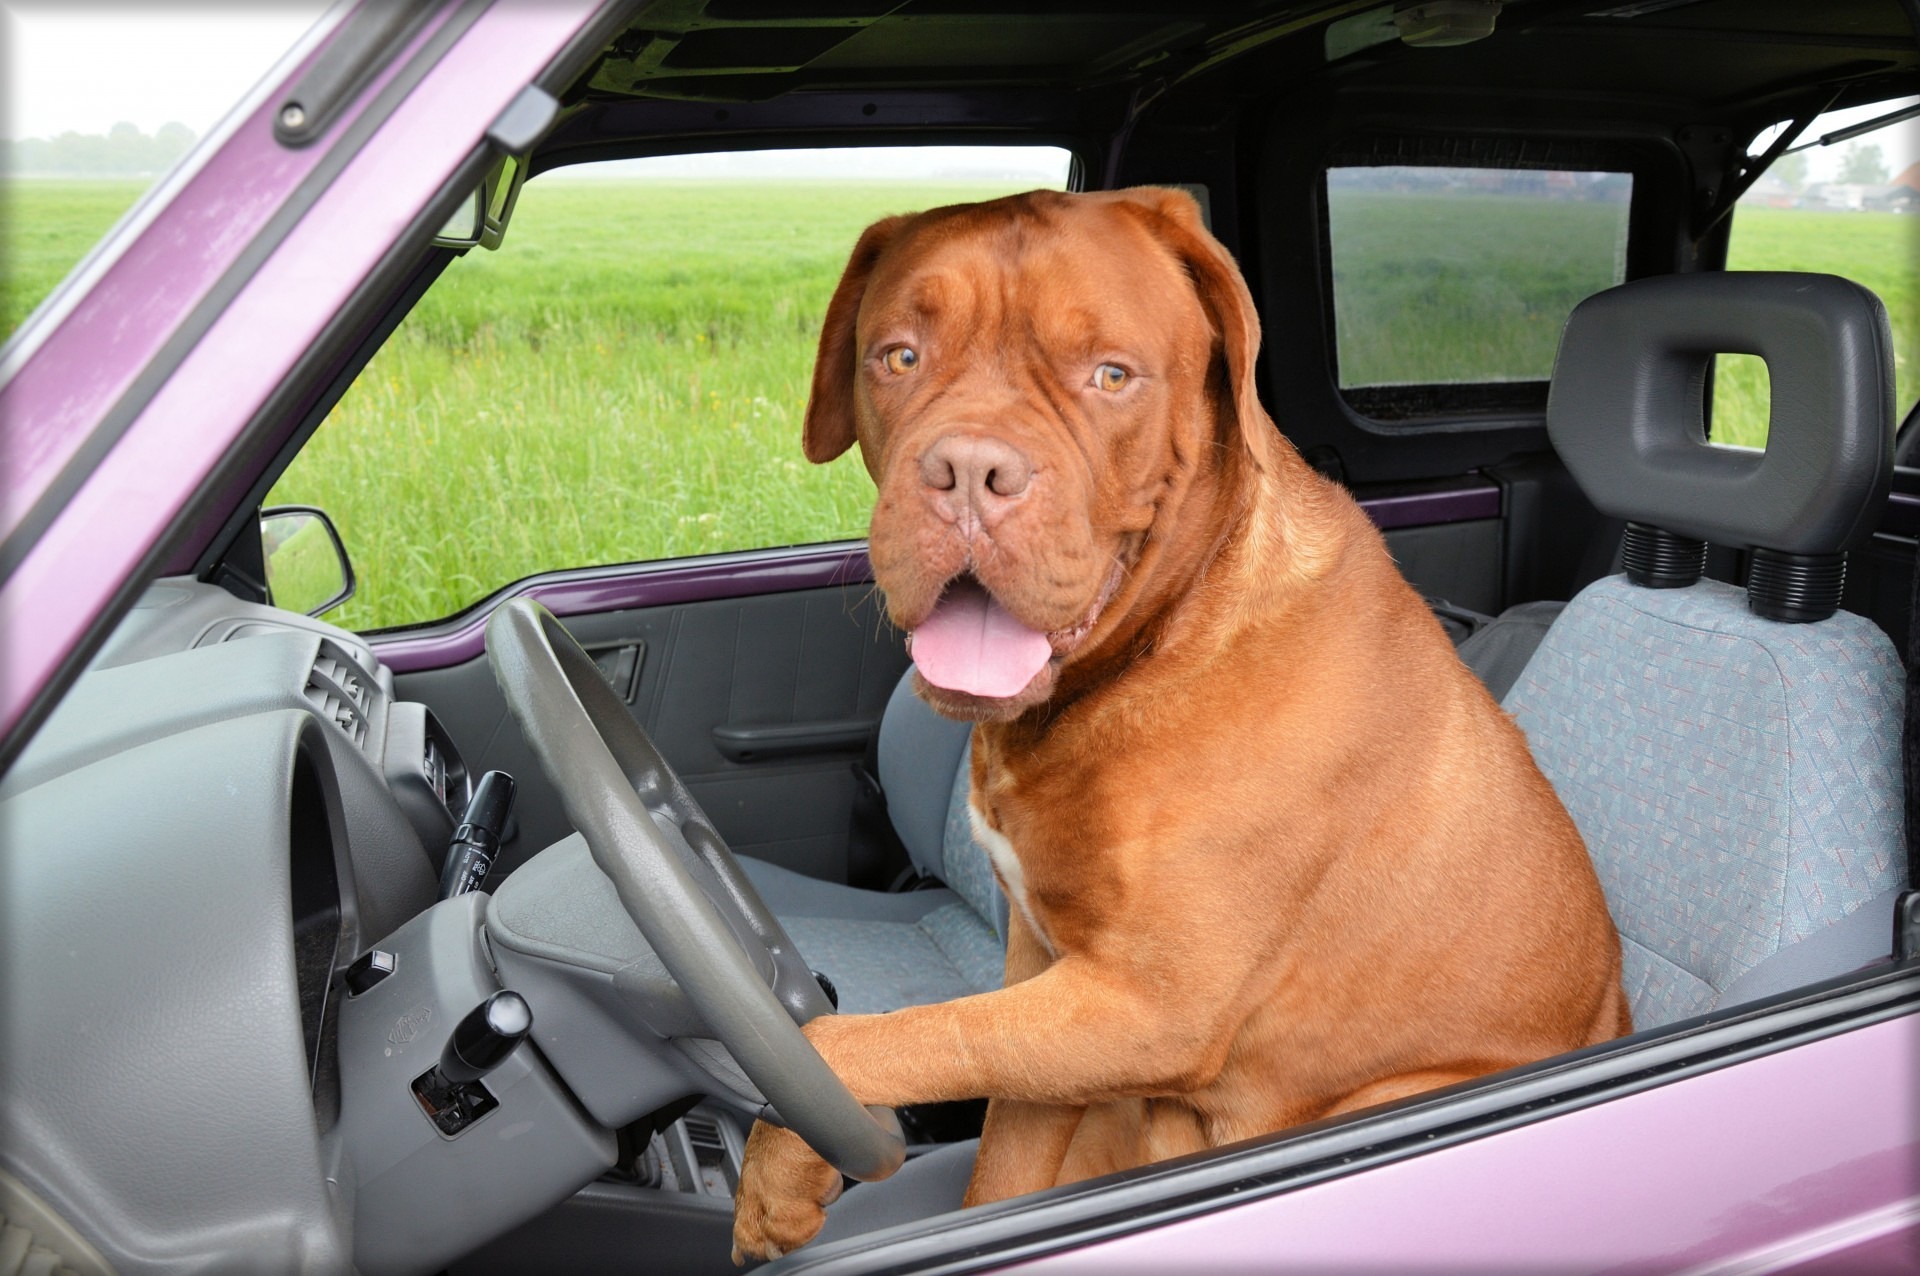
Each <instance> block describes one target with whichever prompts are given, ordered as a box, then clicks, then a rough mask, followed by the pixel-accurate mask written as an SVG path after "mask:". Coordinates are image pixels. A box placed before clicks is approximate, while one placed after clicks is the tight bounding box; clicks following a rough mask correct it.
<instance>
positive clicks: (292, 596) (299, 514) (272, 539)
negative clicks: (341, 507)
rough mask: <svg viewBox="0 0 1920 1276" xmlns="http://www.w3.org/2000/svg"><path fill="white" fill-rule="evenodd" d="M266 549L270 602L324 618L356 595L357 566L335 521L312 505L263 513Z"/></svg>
mask: <svg viewBox="0 0 1920 1276" xmlns="http://www.w3.org/2000/svg"><path fill="white" fill-rule="evenodd" d="M260 549H261V553H262V554H263V555H264V557H265V558H266V563H267V600H268V601H269V602H270V603H272V604H273V605H274V606H275V607H281V608H284V609H285V610H287V611H298V612H304V613H306V614H307V615H309V616H318V615H321V614H322V613H324V612H329V611H332V610H333V609H334V608H335V607H338V606H339V605H340V604H341V603H343V602H345V601H347V599H349V598H351V597H353V590H354V585H355V583H356V582H355V581H354V578H353V564H352V562H350V561H349V560H348V558H347V547H346V546H345V545H344V544H342V543H341V541H340V533H339V532H338V531H337V530H336V529H335V528H334V526H333V520H332V519H330V518H328V517H327V516H326V513H325V512H324V511H322V510H318V509H315V508H314V507H313V506H311V505H276V506H274V507H272V508H271V509H264V510H261V511H260Z"/></svg>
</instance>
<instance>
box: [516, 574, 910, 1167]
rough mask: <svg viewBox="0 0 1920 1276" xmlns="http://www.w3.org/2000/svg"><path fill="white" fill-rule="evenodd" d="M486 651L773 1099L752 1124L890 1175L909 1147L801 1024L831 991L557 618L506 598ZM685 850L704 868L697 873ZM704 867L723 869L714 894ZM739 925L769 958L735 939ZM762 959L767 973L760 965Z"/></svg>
mask: <svg viewBox="0 0 1920 1276" xmlns="http://www.w3.org/2000/svg"><path fill="white" fill-rule="evenodd" d="M487 660H488V662H489V663H490V664H491V665H492V667H493V675H494V677H495V678H496V679H497V680H498V681H499V683H500V690H501V691H502V692H503V693H504V694H505V696H506V699H507V707H508V708H509V709H510V710H511V711H512V713H513V716H514V719H515V721H517V722H518V723H519V724H520V729H521V731H522V732H524V733H525V735H526V737H527V742H528V743H529V744H530V745H531V746H532V747H533V752H534V756H535V757H537V758H538V759H539V760H540V766H541V768H542V769H543V770H544V771H545V772H546V774H547V778H548V779H550V780H551V781H553V784H554V787H555V788H557V789H558V790H559V791H560V799H561V802H562V803H563V805H564V806H565V809H566V812H567V818H568V819H570V820H571V821H572V822H573V826H574V827H575V828H576V829H578V830H579V831H580V834H581V836H582V837H583V838H585V840H586V843H587V848H588V849H589V850H590V851H591V852H592V854H593V861H594V863H595V864H597V865H598V866H599V868H600V871H601V872H603V873H605V874H606V875H607V877H608V878H610V879H611V880H612V882H613V885H614V889H615V890H616V891H617V892H618V893H619V896H620V903H621V904H622V906H623V907H625V909H626V910H627V913H628V915H629V916H631V917H632V918H633V921H634V924H635V925H636V926H638V927H639V928H640V933H641V934H642V935H643V936H645V937H646V941H647V943H648V944H650V945H651V946H652V947H653V951H654V953H655V954H656V955H658V957H659V958H660V962H661V964H662V965H664V966H665V967H666V968H667V972H668V973H669V974H671V975H672V976H673V978H674V980H675V981H676V982H677V983H678V984H679V985H680V987H681V988H682V989H683V990H684V991H685V992H686V994H687V997H688V999H689V1000H690V1001H691V1002H692V1003H693V1006H694V1008H695V1009H696V1010H697V1011H698V1012H699V1014H700V1017H701V1018H702V1019H703V1020H704V1021H705V1023H706V1025H707V1027H708V1029H709V1031H711V1032H712V1034H713V1036H714V1037H715V1038H717V1039H718V1040H719V1042H720V1043H721V1044H722V1045H724V1046H725V1047H726V1048H727V1050H728V1051H729V1052H730V1053H731V1054H732V1055H733V1059H734V1061H735V1062H736V1063H738V1064H739V1066H740V1069H741V1071H742V1072H744V1073H745V1074H746V1076H747V1079H748V1080H750V1081H751V1082H753V1084H754V1086H756V1087H757V1088H758V1089H759V1091H760V1093H761V1094H762V1095H764V1096H765V1097H766V1099H767V1102H768V1106H767V1108H766V1109H763V1110H762V1111H761V1113H760V1115H761V1118H762V1119H763V1120H768V1121H772V1122H774V1123H775V1124H779V1125H784V1126H786V1127H787V1128H788V1129H790V1130H792V1131H793V1132H794V1133H795V1134H798V1135H799V1136H800V1137H801V1138H803V1139H805V1140H806V1141H807V1143H808V1144H809V1145H811V1146H812V1148H813V1149H814V1151H816V1152H818V1153H819V1154H820V1155H821V1156H822V1157H823V1158H825V1159H826V1161H827V1162H828V1164H830V1165H832V1166H833V1167H834V1168H835V1169H837V1170H839V1171H840V1172H841V1173H843V1174H846V1175H848V1176H849V1177H851V1178H855V1179H862V1180H873V1179H883V1178H886V1177H887V1176H888V1175H889V1174H892V1173H893V1172H894V1171H895V1170H897V1169H898V1168H900V1163H901V1162H902V1161H903V1160H904V1159H905V1158H906V1142H905V1139H904V1138H903V1137H902V1135H901V1133H900V1124H899V1121H898V1119H897V1118H896V1117H895V1116H894V1114H893V1112H892V1110H891V1109H888V1108H865V1107H862V1106H861V1105H860V1103H859V1102H858V1101H857V1100H856V1099H855V1098H854V1097H853V1094H852V1092H851V1091H849V1090H848V1089H847V1087H846V1085H845V1084H844V1083H843V1082H842V1081H841V1080H840V1078H839V1077H838V1076H836V1075H835V1074H834V1072H833V1069H831V1068H829V1067H828V1066H827V1063H826V1060H824V1059H822V1058H821V1057H820V1054H819V1052H818V1051H817V1050H815V1049H814V1048H813V1045H812V1043H811V1042H809V1041H808V1040H807V1038H806V1036H805V1034H803V1033H802V1032H801V1031H800V1024H801V1023H804V1022H806V1021H807V1020H809V1019H812V1018H813V1017H814V1016H815V1015H819V1014H831V1013H832V1006H831V1005H830V1004H829V1003H828V1001H827V999H826V995H825V993H823V992H822V991H821V989H820V986H819V984H818V982H817V981H816V980H815V979H814V977H813V975H812V973H811V972H810V971H809V970H808V969H807V966H806V963H805V962H804V961H803V960H802V959H801V957H800V953H799V951H798V950H797V949H796V948H795V947H794V945H793V941H792V940H791V939H789V938H788V937H787V933H786V931H785V929H784V928H783V927H782V926H781V925H780V922H779V920H778V919H777V918H775V917H774V915H773V914H772V913H771V912H770V911H769V910H768V909H767V906H766V903H765V902H764V901H763V900H761V898H760V896H759V893H758V892H757V891H755V890H754V888H753V885H752V883H751V882H749V881H748V880H747V877H746V874H745V873H743V872H742V871H741V869H740V865H739V863H738V862H737V861H736V860H735V859H734V858H733V853H732V852H731V851H729V850H728V849H727V847H726V844H725V843H724V842H723V841H721V839H720V835H719V834H718V833H717V832H715V831H714V828H713V825H712V824H711V823H710V822H709V821H708V819H707V817H706V814H705V813H704V812H702V811H701V809H700V806H699V804H698V803H697V802H695V801H694V800H693V795H692V794H690V793H688V792H687V789H686V786H685V785H684V784H682V783H681V782H680V777H679V776H677V775H675V774H674V772H673V769H672V768H671V767H669V766H668V765H667V760H666V759H665V758H664V757H662V756H661V755H660V751H659V750H658V749H657V748H655V747H654V744H653V741H652V740H650V739H648V738H647V733H646V732H645V731H644V730H642V729H641V727H640V724H639V723H638V722H636V721H634V719H633V715H632V714H630V713H629V712H628V711H627V706H626V705H625V704H623V703H622V702H621V700H620V698H619V697H618V696H617V695H615V694H614V691H613V689H612V688H611V687H610V686H608V685H607V682H606V679H605V678H604V677H602V676H601V673H600V670H599V667H598V666H596V665H595V664H594V663H593V658H592V657H590V656H588V655H587V653H586V652H584V651H582V650H581V649H580V645H579V644H578V643H576V642H575V641H574V640H573V635H572V634H570V633H568V632H567V630H566V627H565V626H563V625H562V624H561V623H560V622H559V620H557V619H556V618H555V617H554V615H553V613H552V612H550V611H548V610H547V609H546V608H545V607H543V606H541V605H540V604H539V603H537V602H534V601H533V600H532V599H530V598H515V599H512V600H511V601H509V602H507V603H505V604H503V605H501V606H500V607H499V608H497V609H496V610H495V611H494V613H493V616H492V618H491V619H489V620H488V622H487ZM663 825H664V826H665V827H662V826H663ZM675 830H677V832H678V833H679V835H680V836H678V837H675V836H673V835H672V834H673V831H675ZM694 857H697V858H698V861H699V862H700V863H701V864H703V865H704V868H705V869H706V870H708V871H707V872H696V871H690V869H694V868H695V866H694V865H693V864H692V863H690V860H692V859H693V858H694ZM700 876H711V877H712V878H717V879H718V883H719V885H720V887H721V889H720V891H719V892H717V894H718V896H719V897H718V898H716V893H715V892H712V891H710V889H709V888H706V887H703V886H702V885H701V884H700V881H699V880H698V879H699V877H700ZM723 910H724V911H723ZM729 911H730V912H731V914H732V917H731V918H729V917H728V916H727V915H726V914H727V912H729ZM740 922H744V923H745V934H746V935H750V936H751V937H752V939H753V940H756V941H757V942H758V945H759V946H761V947H762V948H763V951H762V952H760V953H758V954H755V953H752V952H750V951H748V948H747V947H746V946H744V944H745V943H746V940H745V937H744V936H743V933H742V928H741V927H740V926H739V925H738V923H740ZM769 959H771V968H772V979H771V982H770V981H769V979H768V977H767V975H766V974H763V970H764V969H765V968H766V967H767V966H768V963H769ZM776 989H777V990H778V992H777V993H776Z"/></svg>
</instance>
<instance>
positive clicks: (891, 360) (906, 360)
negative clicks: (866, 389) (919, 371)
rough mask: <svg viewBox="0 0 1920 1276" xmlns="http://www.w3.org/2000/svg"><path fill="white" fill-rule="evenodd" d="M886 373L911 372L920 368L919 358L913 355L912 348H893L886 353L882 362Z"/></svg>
mask: <svg viewBox="0 0 1920 1276" xmlns="http://www.w3.org/2000/svg"><path fill="white" fill-rule="evenodd" d="M882 361H883V362H884V363H885V364H886V365H887V371H888V372H892V373H901V372H912V371H913V370H914V369H915V368H917V367H919V366H920V356H919V355H918V354H916V353H914V349H913V347H912V346H895V347H894V348H893V349H891V350H889V351H887V353H886V355H885V356H884V357H883V360H882Z"/></svg>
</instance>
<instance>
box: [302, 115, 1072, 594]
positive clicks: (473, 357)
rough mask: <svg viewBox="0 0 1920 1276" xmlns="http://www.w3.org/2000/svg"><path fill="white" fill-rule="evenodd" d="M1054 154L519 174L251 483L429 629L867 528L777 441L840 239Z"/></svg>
mask: <svg viewBox="0 0 1920 1276" xmlns="http://www.w3.org/2000/svg"><path fill="white" fill-rule="evenodd" d="M1068 163H1069V156H1068V155H1067V153H1066V152H1064V151H1060V150H1057V149H1052V148H983V147H947V148H885V149H874V150H862V151H837V152H836V151H827V152H822V151H808V152H800V151H788V152H763V153H757V154H730V155H704V156H688V157H678V158H675V159H670V160H657V161H622V162H619V163H613V164H601V165H592V166H580V167H576V168H570V169H564V170H560V171H558V172H555V173H552V174H549V175H547V176H544V177H540V178H536V179H534V180H533V181H531V182H529V183H528V184H527V186H526V188H525V189H524V190H523V191H522V193H521V195H520V200H519V203H518V205H517V207H516V208H515V210H514V214H513V220H512V222H511V224H510V225H509V226H508V228H507V232H506V239H505V242H504V243H503V244H502V246H501V248H500V250H499V251H498V252H497V253H496V252H485V251H478V250H476V251H470V252H468V253H467V254H466V255H465V256H464V257H462V258H460V259H459V260H457V261H455V262H454V263H453V264H452V265H450V266H449V267H448V269H447V271H446V273H445V274H444V275H442V276H441V277H440V279H439V280H438V281H437V282H436V283H435V284H434V286H433V288H432V289H431V290H430V291H429V292H428V293H427V295H426V296H425V297H424V298H422V299H421V301H420V303H419V305H418V306H416V307H415V309H414V311H413V313H412V314H411V315H409V316H408V317H407V319H406V321H405V322H404V323H402V324H401V326H400V327H399V328H398V329H397V330H396V331H395V333H394V334H393V336H392V338H391V339H390V340H389V341H388V342H387V343H386V345H385V346H384V347H382V349H381V350H380V351H379V353H378V354H377V355H375V356H374V358H373V360H372V361H371V362H370V363H368V365H367V367H366V369H365V370H364V371H363V372H362V373H361V375H360V377H359V379H358V380H357V381H356V382H355V384H354V385H353V386H352V387H351V388H350V389H349V390H348V392H347V394H346V395H345V396H344V397H343V398H342V399H341V401H340V403H339V405H338V406H337V407H336V408H335V409H334V410H333V412H332V414H331V415H330V416H329V417H328V419H327V420H326V421H325V422H324V423H322V425H321V426H320V429H319V430H318V431H317V432H316V433H315V435H314V436H313V438H312V440H311V441H310V442H309V443H308V445H307V446H306V447H305V448H303V449H302V450H301V453H300V455H299V456H298V457H296V458H295V460H294V463H293V464H292V466H290V467H289V468H288V470H287V471H286V473H285V474H284V475H282V477H281V479H280V481H279V482H278V484H276V486H275V487H274V490H273V492H272V494H271V495H270V496H269V498H268V502H267V503H268V504H270V505H295V504H297V505H317V506H320V507H321V508H323V509H325V510H326V511H327V512H328V513H329V514H330V515H332V516H333V519H334V522H335V524H336V525H337V526H338V527H339V529H340V533H341V537H342V539H343V540H344V541H345V542H346V545H347V548H348V550H349V552H350V553H351V554H352V556H353V563H354V568H355V571H356V573H357V575H358V577H359V582H360V589H359V593H358V594H356V595H355V597H354V598H353V599H352V601H350V602H348V603H347V604H345V605H344V606H342V607H341V608H340V609H339V610H338V611H337V612H335V613H333V614H332V615H330V616H329V617H328V619H330V620H334V621H336V622H337V623H340V624H343V625H347V626H350V627H353V628H360V629H369V628H381V627H386V626H392V625H402V624H411V623H415V622H419V621H425V620H432V619H436V618H438V617H441V616H445V615H447V614H449V613H451V612H454V611H457V610H458V609H460V608H461V607H464V606H466V605H467V604H469V603H472V602H474V601H476V600H477V599H479V598H481V597H483V596H484V595H486V594H487V593H489V592H491V591H492V590H495V589H497V588H499V587H500V586H502V585H505V584H508V583H509V582H511V581H514V580H516V579H519V578H520V577H522V576H526V575H530V574H532V573H535V572H541V571H550V570H554V569H556V568H564V567H578V566H587V565H596V564H605V563H622V562H635V561H640V560H646V559H658V558H671V557H677V556H680V555H688V554H703V553H714V552H719V551H723V550H737V549H748V548H758V547H763V546H773V545H791V544H801V543H807V542H814V541H823V540H834V539H839V538H844V537H858V536H864V535H865V534H866V530H867V521H868V518H869V516H870V514H871V511H872V505H873V484H872V481H871V480H870V479H868V477H867V474H866V471H865V469H864V468H862V466H861V464H860V461H859V459H858V457H856V456H854V455H852V454H849V455H847V456H845V457H842V458H841V459H840V460H839V461H836V462H835V463H833V464H832V465H828V466H813V465H809V464H808V463H807V462H806V460H805V459H804V458H803V457H802V456H801V452H800V425H801V418H802V414H803V411H804V409H805V406H806V399H807V390H808V383H809V381H810V379H811V375H812V368H813V352H814V346H815V343H816V342H817V341H818V339H819V334H820V322H821V318H822V316H823V315H824V314H825V311H826V305H827V300H828V298H829V297H830V296H831V295H832V292H833V286H834V284H835V283H836V282H837V281H838V279H839V276H840V271H841V269H842V267H844V266H845V264H846V260H847V254H848V253H849V252H850V251H851V250H852V248H853V244H854V241H855V239H856V238H857V237H858V236H859V234H860V231H861V230H862V229H863V228H865V227H866V226H867V225H868V224H869V223H871V222H873V221H876V220H878V219H879V218H881V217H884V216H886V215H888V214H891V213H899V212H906V211H911V210H915V209H923V208H931V207H934V206H937V205H941V204H950V203H958V202H962V201H969V200H978V199H991V198H994V197H995V196H998V195H1003V194H1007V193H1010V192H1013V191H1019V190H1030V189H1033V188H1034V187H1037V186H1051V187H1053V188H1056V189H1061V188H1064V187H1065V185H1066V180H1067V170H1068Z"/></svg>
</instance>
